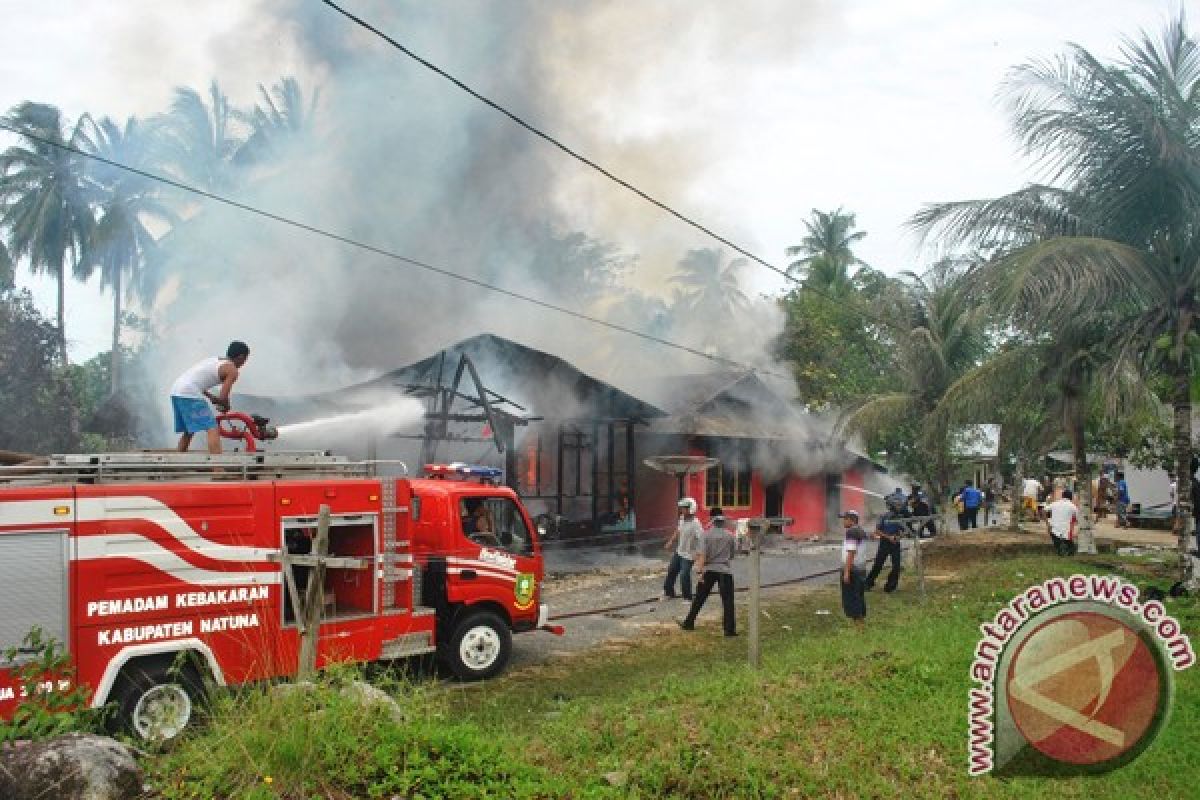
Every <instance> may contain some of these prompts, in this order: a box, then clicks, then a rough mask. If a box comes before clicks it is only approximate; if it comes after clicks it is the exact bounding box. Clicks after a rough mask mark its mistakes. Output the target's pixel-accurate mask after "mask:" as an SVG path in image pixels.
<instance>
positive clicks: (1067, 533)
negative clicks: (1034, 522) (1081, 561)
mask: <svg viewBox="0 0 1200 800" xmlns="http://www.w3.org/2000/svg"><path fill="white" fill-rule="evenodd" d="M1071 497H1072V494H1071V490H1070V489H1063V493H1062V499H1060V500H1055V501H1054V502H1053V503H1051V504H1050V505H1048V506H1046V530H1047V531H1048V532H1049V533H1050V541H1051V542H1052V543H1053V544H1054V552H1056V553H1058V554H1059V555H1060V556H1064V555H1065V556H1073V555H1075V525H1076V523H1078V521H1079V509H1078V508H1076V507H1075V503H1074V502H1072V501H1071Z"/></svg>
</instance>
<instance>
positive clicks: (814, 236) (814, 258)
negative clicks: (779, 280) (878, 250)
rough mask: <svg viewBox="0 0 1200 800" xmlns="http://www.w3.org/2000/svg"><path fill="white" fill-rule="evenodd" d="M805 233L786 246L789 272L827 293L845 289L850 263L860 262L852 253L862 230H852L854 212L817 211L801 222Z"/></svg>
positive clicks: (849, 284)
mask: <svg viewBox="0 0 1200 800" xmlns="http://www.w3.org/2000/svg"><path fill="white" fill-rule="evenodd" d="M804 227H805V230H806V233H805V235H804V238H803V239H802V240H801V241H800V244H797V245H793V246H791V247H789V248H788V249H787V251H786V252H787V255H788V258H795V259H796V260H795V261H793V262H792V263H790V264H788V267H787V272H788V274H789V275H800V276H803V277H804V280H805V283H806V284H809V285H810V286H811V287H812V288H816V289H822V290H825V291H828V292H831V293H839V294H840V293H848V292H849V291H850V289H851V288H852V281H851V278H852V275H851V273H850V268H851V267H856V266H864V264H863V262H862V261H861V260H860V259H859V258H858V257H857V256H855V255H854V249H853V245H854V244H855V243H856V242H859V241H862V239H863V238H864V237H865V236H866V235H867V234H866V231H855V230H854V228H855V227H856V225H855V221H854V214H849V213H847V212H845V211H843V210H842V209H840V208H839V209H838V210H836V211H818V210H817V209H815V208H814V209H813V212H812V219H810V220H808V221H806V222H805V223H804Z"/></svg>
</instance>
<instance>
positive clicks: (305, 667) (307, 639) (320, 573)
mask: <svg viewBox="0 0 1200 800" xmlns="http://www.w3.org/2000/svg"><path fill="white" fill-rule="evenodd" d="M312 554H313V555H314V556H316V562H317V563H316V564H314V565H313V567H312V572H311V573H309V576H308V587H307V588H306V589H305V592H304V609H303V610H304V627H303V628H302V629H301V632H300V660H299V663H298V664H297V667H296V677H297V679H299V680H304V679H305V678H308V677H309V676H310V675H312V674H313V673H314V672H316V671H317V641H318V638H319V637H320V634H321V611H322V609H323V608H324V607H325V557H326V556H328V555H329V506H327V505H322V506H321V508H320V509H319V510H318V511H317V538H316V541H314V542H313V551H312Z"/></svg>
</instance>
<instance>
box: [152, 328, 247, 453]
mask: <svg viewBox="0 0 1200 800" xmlns="http://www.w3.org/2000/svg"><path fill="white" fill-rule="evenodd" d="M249 357H250V348H249V347H247V346H246V343H245V342H238V341H233V342H230V343H229V347H228V348H226V350H225V358H218V357H217V356H211V357H209V358H206V359H204V360H203V361H199V362H197V363H195V364H193V365H192V366H191V367H189V368H188V369H187V371H186V372H184V373H183V374H182V375H180V376H179V377H178V378H176V379H175V383H174V384H172V385H171V409H172V411H173V412H174V414H175V432H176V433H178V434H179V445H178V449H179V451H180V452H181V453H182V452H187V449H188V448H189V447H191V445H192V436H194V435H195V434H197V433H203V434H204V435H205V437H206V438H207V439H208V452H210V453H213V454H216V455H219V454H220V453H221V435H220V433H219V432H218V430H217V419H216V417H215V416H213V413H212V409H211V408H209V407H208V404H209V403H212V404H213V405H214V406H216V407H217V410H218V411H228V410H229V393H230V392H231V391H233V384H234V383H236V382H237V379H238V375H239V374H240V373H239V370H240V369H241V368H242V367H244V366H246V359H248V358H249ZM217 386H220V387H221V389H220V393H219V394H213V393H212V391H211V390H212V389H214V388H215V387H217Z"/></svg>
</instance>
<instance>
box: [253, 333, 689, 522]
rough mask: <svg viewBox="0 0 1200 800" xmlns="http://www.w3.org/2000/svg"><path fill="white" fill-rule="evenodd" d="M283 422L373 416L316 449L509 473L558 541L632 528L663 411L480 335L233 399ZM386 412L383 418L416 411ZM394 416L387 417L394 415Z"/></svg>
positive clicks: (284, 427) (284, 434)
mask: <svg viewBox="0 0 1200 800" xmlns="http://www.w3.org/2000/svg"><path fill="white" fill-rule="evenodd" d="M238 402H239V404H244V405H245V406H246V407H248V408H249V407H253V408H255V409H256V410H259V409H261V413H263V414H265V415H267V416H270V417H271V418H272V419H273V420H275V421H277V422H278V423H279V424H280V430H281V445H283V446H287V444H288V441H289V438H288V434H289V432H290V431H289V429H290V430H291V431H295V430H296V428H297V427H300V426H294V425H289V424H288V423H295V422H299V421H301V420H312V419H314V418H334V419H347V420H351V421H353V420H354V419H355V417H356V416H359V417H360V418H361V419H363V420H364V421H366V422H368V423H369V422H370V420H371V419H372V417H374V418H379V419H383V420H384V421H386V422H387V423H388V424H387V425H385V426H384V427H383V428H382V429H381V427H380V426H379V425H375V424H368V425H367V426H366V429H365V430H359V431H357V432H356V433H355V434H354V435H352V436H345V435H336V436H335V435H333V434H335V433H336V432H335V430H334V429H333V428H328V429H327V433H326V434H325V435H324V436H319V434H320V430H319V429H316V428H314V429H312V430H311V433H312V435H313V436H315V437H317V438H314V439H313V440H312V441H311V443H313V444H318V445H319V446H322V447H330V448H332V449H334V450H337V451H338V452H340V453H342V454H345V455H349V456H352V457H359V458H372V459H383V460H393V459H394V460H399V461H403V462H405V463H406V464H408V465H410V467H415V468H419V467H420V465H422V464H426V463H431V462H434V461H444V462H445V461H467V462H472V463H480V464H489V465H493V466H499V467H503V468H504V472H505V482H506V483H507V484H508V485H509V486H511V487H512V488H514V489H516V490H517V491H518V492H520V494H521V496H522V499H523V500H524V501H525V504H526V506H527V507H528V508H529V510H530V513H531V514H533V515H534V516H535V517H537V518H539V522H540V523H541V524H542V526H543V527H545V528H546V529H548V530H549V531H550V532H551V534H552V535H555V536H559V537H561V538H579V537H587V536H590V535H592V534H596V533H599V532H600V530H601V528H603V527H607V528H608V529H610V530H617V529H632V525H633V517H632V516H631V515H630V514H629V511H630V510H631V509H632V508H633V507H634V503H635V501H636V490H637V486H636V482H635V481H634V480H631V476H633V475H635V473H636V469H637V464H638V453H637V445H636V434H635V432H636V430H637V429H638V428H639V427H643V426H645V424H646V423H647V422H648V421H650V420H652V419H655V418H658V417H663V416H665V415H666V414H665V412H663V411H662V410H660V409H658V408H656V407H655V406H653V405H651V404H649V403H647V402H645V401H643V400H640V399H638V398H636V397H634V396H633V395H630V394H628V393H626V392H623V391H621V390H620V389H618V388H616V387H614V386H612V385H610V384H608V383H605V382H604V381H601V380H599V379H597V378H594V377H592V376H590V375H587V374H585V373H583V372H582V371H580V370H579V369H577V368H576V367H574V366H573V365H571V364H569V363H568V362H566V361H564V360H563V359H561V358H559V357H557V356H554V355H551V354H549V353H545V352H542V351H540V350H535V349H533V348H530V347H526V346H524V345H521V344H519V343H517V342H514V341H511V340H509V339H504V338H502V337H499V336H494V335H490V334H483V335H479V336H474V337H472V338H470V339H466V340H463V341H461V342H458V343H457V344H454V345H451V346H450V347H447V348H445V349H444V350H441V351H439V352H437V353H434V354H433V355H431V356H429V357H427V358H424V359H422V360H420V361H417V362H415V363H413V364H410V365H408V366H404V367H400V368H398V369H395V370H392V371H390V372H388V373H385V374H384V375H381V376H379V377H378V378H375V379H373V380H371V381H368V382H365V383H361V384H356V385H354V386H349V387H346V388H344V389H339V390H337V391H335V392H330V393H326V394H322V395H312V396H307V397H299V398H264V397H249V396H244V397H239V398H238ZM418 402H419V404H420V405H419V406H417V408H418V413H417V414H416V415H414V416H412V417H411V418H408V419H405V418H404V414H393V415H389V414H387V413H386V411H385V412H380V411H379V409H384V410H386V409H388V408H393V407H395V408H411V407H413V405H414V404H416V403H418ZM389 417H390V418H389Z"/></svg>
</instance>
